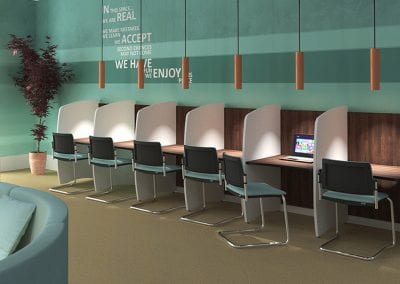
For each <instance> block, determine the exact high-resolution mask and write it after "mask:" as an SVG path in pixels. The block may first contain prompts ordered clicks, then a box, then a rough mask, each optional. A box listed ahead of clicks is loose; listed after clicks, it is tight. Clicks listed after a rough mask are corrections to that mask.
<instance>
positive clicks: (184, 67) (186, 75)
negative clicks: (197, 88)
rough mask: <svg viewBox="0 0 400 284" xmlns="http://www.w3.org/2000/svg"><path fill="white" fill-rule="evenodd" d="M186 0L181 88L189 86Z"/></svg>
mask: <svg viewBox="0 0 400 284" xmlns="http://www.w3.org/2000/svg"><path fill="white" fill-rule="evenodd" d="M186 37H187V35H186V0H185V56H183V57H182V89H188V88H189V58H188V57H187V56H186Z"/></svg>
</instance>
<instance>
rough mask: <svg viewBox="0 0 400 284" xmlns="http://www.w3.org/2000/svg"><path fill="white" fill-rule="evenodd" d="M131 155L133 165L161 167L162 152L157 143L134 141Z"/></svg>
mask: <svg viewBox="0 0 400 284" xmlns="http://www.w3.org/2000/svg"><path fill="white" fill-rule="evenodd" d="M134 144H135V145H134V148H133V155H134V160H135V163H139V164H142V165H148V166H162V163H163V160H162V150H161V144H160V143H159V142H144V141H135V142H134Z"/></svg>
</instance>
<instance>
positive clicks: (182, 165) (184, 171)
mask: <svg viewBox="0 0 400 284" xmlns="http://www.w3.org/2000/svg"><path fill="white" fill-rule="evenodd" d="M181 168H182V179H183V180H185V175H186V169H185V162H184V161H183V158H181Z"/></svg>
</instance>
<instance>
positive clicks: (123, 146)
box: [75, 138, 242, 159]
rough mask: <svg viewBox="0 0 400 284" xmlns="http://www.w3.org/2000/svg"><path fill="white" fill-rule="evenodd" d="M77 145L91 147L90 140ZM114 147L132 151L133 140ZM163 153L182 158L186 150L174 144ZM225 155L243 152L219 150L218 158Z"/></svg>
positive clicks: (164, 149)
mask: <svg viewBox="0 0 400 284" xmlns="http://www.w3.org/2000/svg"><path fill="white" fill-rule="evenodd" d="M75 143H77V144H87V145H89V138H80V139H75ZM114 147H116V148H119V149H126V150H132V149H133V140H131V141H121V142H115V143H114ZM162 151H163V153H165V154H171V155H178V156H182V155H183V152H184V148H183V145H180V144H174V145H167V146H163V147H162ZM224 153H227V154H228V155H231V156H235V157H242V151H239V150H231V149H221V150H217V155H218V158H219V159H222V155H223V154H224Z"/></svg>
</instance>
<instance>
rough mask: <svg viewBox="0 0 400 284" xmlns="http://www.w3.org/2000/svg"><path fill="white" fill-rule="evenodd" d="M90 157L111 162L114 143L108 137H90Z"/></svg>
mask: <svg viewBox="0 0 400 284" xmlns="http://www.w3.org/2000/svg"><path fill="white" fill-rule="evenodd" d="M89 138H90V156H91V157H92V158H96V159H105V160H113V159H114V143H113V140H112V138H110V137H96V136H90V137H89Z"/></svg>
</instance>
